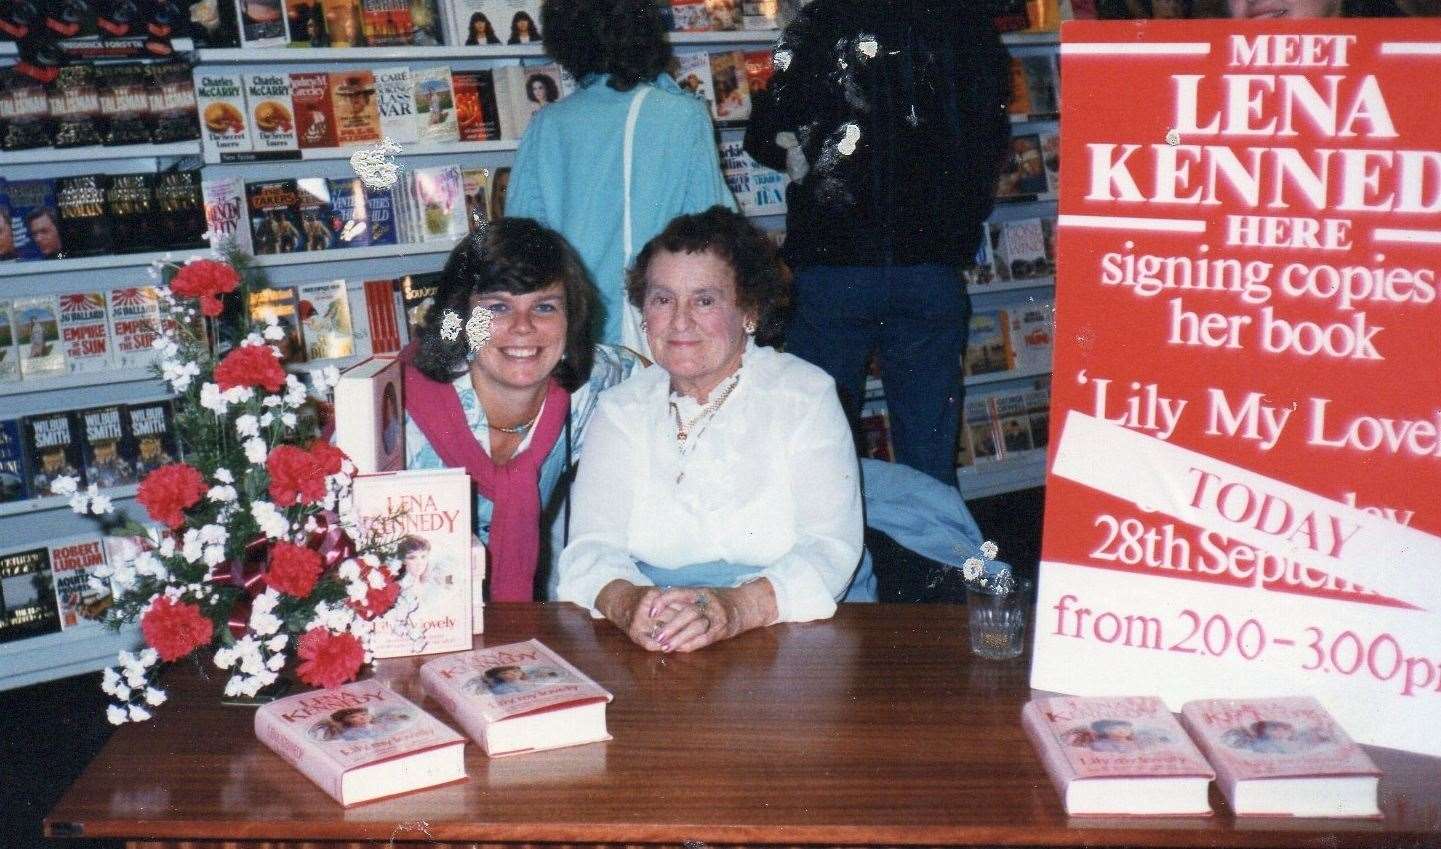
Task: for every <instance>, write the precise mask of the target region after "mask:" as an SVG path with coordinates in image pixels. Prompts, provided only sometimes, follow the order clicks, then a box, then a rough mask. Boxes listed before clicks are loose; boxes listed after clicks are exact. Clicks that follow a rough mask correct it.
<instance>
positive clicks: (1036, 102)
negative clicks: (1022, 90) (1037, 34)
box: [1012, 53, 1061, 117]
mask: <svg viewBox="0 0 1441 849" xmlns="http://www.w3.org/2000/svg"><path fill="white" fill-rule="evenodd" d="M1014 61H1019V63H1020V66H1021V73H1020V75H1021V77H1022V78H1023V82H1024V85H1025V87H1026V96H1025V100H1026V103H1027V112H1026V115H1027V116H1028V117H1055V116H1056V115H1057V114H1059V112H1060V109H1061V101H1060V96H1059V92H1058V91H1057V83H1056V66H1055V64H1054V63H1053V62H1052V61H1051V54H1049V53H1036V54H1031V55H1028V56H1022V57H1020V58H1019V60H1014ZM1015 76H1016V74H1015V71H1014V66H1013V70H1012V79H1013V80H1014V79H1015Z"/></svg>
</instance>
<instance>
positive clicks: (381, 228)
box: [365, 186, 400, 245]
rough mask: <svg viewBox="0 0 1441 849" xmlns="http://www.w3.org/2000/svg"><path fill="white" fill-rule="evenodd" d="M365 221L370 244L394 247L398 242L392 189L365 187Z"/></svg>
mask: <svg viewBox="0 0 1441 849" xmlns="http://www.w3.org/2000/svg"><path fill="white" fill-rule="evenodd" d="M365 220H366V224H367V225H368V226H369V227H370V244H372V245H394V244H396V243H398V242H399V241H400V230H399V229H398V225H397V222H396V218H395V191H394V189H393V188H384V189H381V188H370V187H369V186H366V187H365Z"/></svg>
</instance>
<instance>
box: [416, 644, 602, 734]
mask: <svg viewBox="0 0 1441 849" xmlns="http://www.w3.org/2000/svg"><path fill="white" fill-rule="evenodd" d="M420 681H421V684H422V686H424V687H425V691H426V693H427V694H429V695H430V697H431V698H433V699H435V700H436V701H437V702H439V703H440V704H441V706H443V707H444V708H445V710H446V711H447V712H448V713H449V714H450V715H451V716H452V717H453V718H454V719H455V720H456V721H457V722H459V723H460V726H461V727H462V728H464V729H465V733H466V734H468V735H470V738H471V739H472V740H474V741H476V742H477V743H479V744H480V747H481V748H482V749H484V750H485V753H486V754H487V755H489V756H491V757H498V756H500V755H511V754H519V753H521V752H532V751H540V750H543V749H555V748H560V747H562V746H575V745H579V744H582V743H594V742H599V741H602V740H609V739H610V734H609V733H608V732H607V730H606V722H605V711H606V705H607V704H608V703H609V702H610V700H611V694H610V692H609V691H607V690H606V689H605V688H604V687H602V686H600V685H599V684H597V683H596V682H595V681H593V680H591V679H590V678H589V677H588V676H587V675H586V674H585V673H583V672H581V671H580V670H579V669H576V668H575V667H574V666H572V665H571V664H570V663H568V662H567V661H566V660H565V658H563V657H561V656H560V655H558V654H556V653H555V652H553V651H551V650H550V649H549V648H547V647H546V646H545V644H543V643H541V642H540V641H539V640H526V641H525V642H522V643H507V644H505V645H500V646H495V647H486V648H483V649H476V650H474V651H468V652H465V653H464V654H458V655H452V656H449V657H441V658H436V659H435V660H431V661H427V662H426V663H424V664H423V665H422V666H421V667H420Z"/></svg>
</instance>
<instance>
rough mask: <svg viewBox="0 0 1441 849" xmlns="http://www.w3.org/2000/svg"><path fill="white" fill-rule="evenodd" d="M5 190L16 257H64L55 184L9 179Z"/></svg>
mask: <svg viewBox="0 0 1441 849" xmlns="http://www.w3.org/2000/svg"><path fill="white" fill-rule="evenodd" d="M5 191H6V194H7V195H8V196H9V200H10V235H11V238H12V239H14V240H15V258H16V259H18V260H20V261H21V262H27V261H35V260H43V259H56V258H58V257H61V256H63V255H64V243H63V242H62V241H61V239H60V217H59V213H58V212H57V211H56V206H55V181H54V180H8V181H7V182H6V184H5Z"/></svg>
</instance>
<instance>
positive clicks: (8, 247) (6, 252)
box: [0, 68, 15, 262]
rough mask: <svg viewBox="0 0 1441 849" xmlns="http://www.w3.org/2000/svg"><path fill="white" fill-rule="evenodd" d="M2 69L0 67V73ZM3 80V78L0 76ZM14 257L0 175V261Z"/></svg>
mask: <svg viewBox="0 0 1441 849" xmlns="http://www.w3.org/2000/svg"><path fill="white" fill-rule="evenodd" d="M3 71H4V69H3V68H0V73H3ZM0 80H3V78H0ZM4 96H5V90H4V88H0V98H4ZM4 126H5V125H4V122H3V121H0V137H3V136H4ZM14 259H15V222H13V221H11V220H10V192H9V190H8V189H7V188H6V182H5V178H4V177H0V262H12V261H14Z"/></svg>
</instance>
